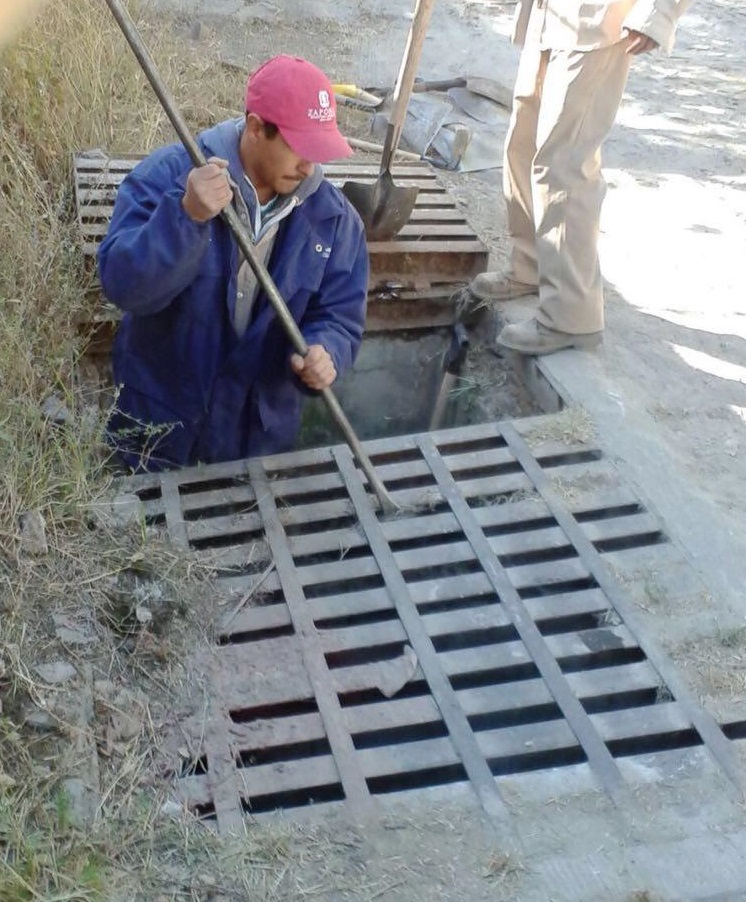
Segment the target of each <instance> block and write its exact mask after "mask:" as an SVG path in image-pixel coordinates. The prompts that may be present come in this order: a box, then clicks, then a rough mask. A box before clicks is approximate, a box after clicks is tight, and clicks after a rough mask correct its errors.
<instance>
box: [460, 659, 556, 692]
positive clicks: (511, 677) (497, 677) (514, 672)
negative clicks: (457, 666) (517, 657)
mask: <svg viewBox="0 0 746 902" xmlns="http://www.w3.org/2000/svg"><path fill="white" fill-rule="evenodd" d="M538 676H539V671H538V669H537V667H536V665H535V664H534V663H532V662H527V663H526V664H514V665H513V666H512V667H501V668H499V669H495V670H478V671H475V672H474V673H459V674H454V675H453V676H451V677H450V682H451V686H453V688H454V689H456V690H457V691H458V690H460V689H478V688H480V687H482V686H499V685H501V684H502V683H519V682H521V680H533V679H535V678H536V677H538Z"/></svg>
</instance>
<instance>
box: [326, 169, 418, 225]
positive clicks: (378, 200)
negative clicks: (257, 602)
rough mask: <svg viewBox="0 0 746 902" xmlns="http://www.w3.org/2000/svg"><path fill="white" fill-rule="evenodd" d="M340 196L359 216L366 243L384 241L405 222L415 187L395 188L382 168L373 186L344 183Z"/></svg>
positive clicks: (415, 195)
mask: <svg viewBox="0 0 746 902" xmlns="http://www.w3.org/2000/svg"><path fill="white" fill-rule="evenodd" d="M342 193H343V194H344V195H345V197H346V198H347V200H349V202H350V203H351V204H352V206H353V207H354V208H355V209H356V210H357V212H358V213H359V214H360V218H361V219H362V220H363V225H364V226H365V234H366V237H367V238H368V240H369V241H388V240H390V239H391V238H393V237H394V236H395V235H398V234H399V232H400V231H401V230H402V229H403V228H404V226H405V225H406V224H407V222H408V221H409V217H410V216H411V215H412V210H413V209H414V205H415V203H416V202H417V194H418V193H419V188H417V187H407V188H402V187H399V186H398V185H395V184H394V179H393V178H392V176H391V173H390V172H389V170H388V169H386V170H384V171H383V172H382V173H381V174H380V175H379V176H378V178H377V179H376V180H375V182H373V184H363V183H362V182H345V183H344V185H342Z"/></svg>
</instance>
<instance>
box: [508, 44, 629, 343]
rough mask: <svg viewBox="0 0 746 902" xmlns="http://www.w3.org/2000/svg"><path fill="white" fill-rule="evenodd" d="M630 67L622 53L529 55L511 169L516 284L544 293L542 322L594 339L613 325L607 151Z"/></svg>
mask: <svg viewBox="0 0 746 902" xmlns="http://www.w3.org/2000/svg"><path fill="white" fill-rule="evenodd" d="M629 65H630V56H629V54H625V53H624V51H623V49H622V45H621V44H614V45H612V46H610V47H603V48H601V49H599V50H589V51H585V52H580V51H576V50H563V51H559V50H543V51H542V50H540V49H539V48H538V47H533V46H526V47H525V48H524V49H523V52H522V53H521V59H520V63H519V66H518V74H517V77H516V83H515V89H514V95H513V111H512V114H511V119H510V125H509V128H508V134H507V137H506V140H505V166H504V170H503V190H504V193H505V201H506V205H507V214H508V233H509V235H510V237H511V239H512V242H513V253H512V261H511V262H512V276H513V277H514V278H515V279H518V280H519V281H521V282H527V283H529V284H538V285H539V302H540V305H539V311H538V313H537V319H538V320H539V322H541V323H543V324H544V325H545V326H549V328H551V329H559V330H560V331H562V332H572V333H576V334H584V333H588V332H597V331H599V330H601V329H603V326H604V312H603V283H602V280H601V269H600V265H599V261H598V234H599V222H600V217H601V204H602V202H603V199H604V195H605V193H606V183H605V181H604V179H603V175H602V174H601V144H602V143H603V141H604V139H605V138H606V136H607V135H608V133H609V131H610V130H611V127H612V125H613V124H614V119H615V118H616V114H617V111H618V109H619V104H620V102H621V99H622V94H623V92H624V86H625V84H626V81H627V74H628V72H629Z"/></svg>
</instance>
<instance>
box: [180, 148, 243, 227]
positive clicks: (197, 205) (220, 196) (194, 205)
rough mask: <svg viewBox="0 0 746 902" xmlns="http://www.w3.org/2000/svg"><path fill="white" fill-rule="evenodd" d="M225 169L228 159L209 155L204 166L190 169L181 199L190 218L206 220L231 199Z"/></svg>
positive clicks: (224, 206)
mask: <svg viewBox="0 0 746 902" xmlns="http://www.w3.org/2000/svg"><path fill="white" fill-rule="evenodd" d="M227 170H228V161H227V160H221V159H220V157H210V159H209V160H208V161H207V163H206V164H205V165H204V166H199V167H197V168H196V169H192V171H191V172H190V173H189V176H188V178H187V183H186V191H185V193H184V197H183V199H182V201H181V203H182V206H183V207H184V209H185V210H186V214H187V216H188V217H189V218H190V219H193V220H194V221H195V222H207V221H208V220H210V219H213V218H214V217H215V216H217V215H218V213H220V212H221V210H224V209H225V208H226V207H227V206H228V204H229V203H230V202H231V201H232V200H233V191H232V190H231V186H230V184H229V182H228V172H227Z"/></svg>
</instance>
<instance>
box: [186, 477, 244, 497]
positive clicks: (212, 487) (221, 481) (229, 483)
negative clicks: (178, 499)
mask: <svg viewBox="0 0 746 902" xmlns="http://www.w3.org/2000/svg"><path fill="white" fill-rule="evenodd" d="M248 486H249V479H248V477H246V478H243V479H242V478H241V477H237V476H225V477H222V478H220V477H218V478H216V479H196V480H195V481H194V482H190V481H189V480H188V479H185V480H184V481H183V482H180V483H179V494H180V495H197V494H203V493H205V492H219V491H222V490H224V489H236V488H246V487H248Z"/></svg>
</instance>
